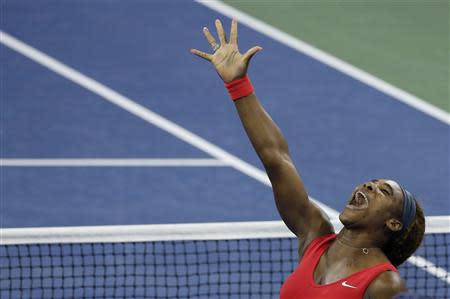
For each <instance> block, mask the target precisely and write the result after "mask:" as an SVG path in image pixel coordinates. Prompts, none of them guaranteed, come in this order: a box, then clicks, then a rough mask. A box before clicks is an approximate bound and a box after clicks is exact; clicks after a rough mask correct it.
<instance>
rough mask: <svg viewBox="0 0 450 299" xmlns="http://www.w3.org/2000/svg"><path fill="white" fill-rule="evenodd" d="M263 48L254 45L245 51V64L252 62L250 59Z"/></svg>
mask: <svg viewBox="0 0 450 299" xmlns="http://www.w3.org/2000/svg"><path fill="white" fill-rule="evenodd" d="M261 50H262V48H261V47H260V46H256V47H253V48H251V49H249V50H248V51H247V52H245V54H244V56H243V59H244V62H245V64H248V63H249V62H250V59H252V57H253V55H255V54H256V53H258V52H259V51H261Z"/></svg>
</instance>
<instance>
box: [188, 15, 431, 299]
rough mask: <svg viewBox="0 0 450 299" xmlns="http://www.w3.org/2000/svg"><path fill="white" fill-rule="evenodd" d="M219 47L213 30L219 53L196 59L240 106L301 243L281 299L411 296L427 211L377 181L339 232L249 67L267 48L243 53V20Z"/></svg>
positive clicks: (351, 203)
mask: <svg viewBox="0 0 450 299" xmlns="http://www.w3.org/2000/svg"><path fill="white" fill-rule="evenodd" d="M215 25H216V29H217V34H218V37H219V42H217V41H216V40H215V38H214V37H213V36H212V34H211V33H210V31H209V30H208V28H206V27H205V28H203V34H204V35H205V37H206V39H207V40H208V42H209V44H210V45H211V47H212V49H213V53H211V54H208V53H205V52H202V51H199V50H195V49H192V50H191V53H193V54H195V55H197V56H199V57H201V58H204V59H206V60H207V61H209V62H211V63H212V64H213V66H214V68H215V70H216V71H217V73H218V74H219V76H220V78H222V80H223V81H224V83H225V86H226V88H227V89H228V91H229V94H230V97H231V99H232V100H233V101H234V104H235V106H236V109H237V112H238V114H239V117H240V119H241V121H242V124H243V126H244V128H245V131H246V132H247V135H248V137H249V139H250V141H251V143H252V144H253V147H254V148H255V151H256V153H257V154H258V156H259V158H260V159H261V161H262V163H263V164H264V167H265V169H266V172H267V174H268V176H269V179H270V181H271V183H272V187H273V193H274V197H275V201H276V205H277V208H278V211H279V213H280V215H281V217H282V219H283V221H284V222H285V223H286V225H287V226H288V228H289V229H290V230H291V231H292V232H293V233H294V234H295V235H296V236H297V237H298V240H299V251H298V253H299V260H300V262H299V264H298V267H297V268H296V269H295V271H294V272H293V273H292V274H291V275H290V276H289V277H288V278H287V280H286V281H285V283H284V285H283V286H282V288H281V292H280V298H283V299H285V298H297V299H301V298H305V299H312V298H333V299H340V298H341V299H356V298H359V299H360V298H377V299H384V298H392V297H394V296H395V295H396V294H399V293H402V292H404V291H405V290H406V287H405V283H404V281H403V280H402V278H401V277H400V275H399V273H398V271H397V269H396V267H397V266H398V265H400V264H402V263H403V262H404V261H405V260H406V259H407V258H408V257H409V256H411V255H412V254H413V253H414V251H415V250H416V249H417V247H418V246H419V245H420V243H421V241H422V238H423V234H424V231H425V220H424V215H423V211H422V208H421V207H420V205H419V204H418V202H417V201H416V199H415V198H414V196H413V195H411V194H410V193H409V192H408V191H407V190H405V189H404V188H402V187H401V186H400V185H399V184H398V183H397V182H395V181H392V180H387V179H379V180H372V181H370V182H366V183H364V184H361V185H359V186H357V187H356V188H355V189H354V190H353V193H352V194H351V197H350V199H349V200H348V202H347V204H346V206H345V207H344V210H343V211H342V212H341V214H340V215H339V219H340V221H341V222H342V224H343V225H344V228H343V229H342V230H341V231H340V232H339V233H338V234H335V232H334V229H333V226H332V224H331V223H330V220H329V219H328V217H327V215H326V214H325V213H324V212H323V211H322V210H321V209H320V208H319V207H318V206H317V205H316V204H314V203H313V202H311V201H310V200H309V199H308V194H307V192H306V189H305V187H304V185H303V182H302V180H301V178H300V175H299V173H298V172H297V170H296V168H295V166H294V164H293V162H292V159H291V157H290V153H289V150H288V145H287V143H286V140H285V139H284V137H283V135H282V133H281V132H280V130H279V128H278V127H277V126H276V124H275V123H274V122H273V120H272V119H271V118H270V116H269V115H268V114H267V113H266V111H265V110H264V108H263V107H262V106H261V104H260V102H259V101H258V98H257V97H256V95H255V93H254V91H253V87H252V85H251V82H250V80H249V78H248V77H247V68H248V65H249V62H250V60H251V58H252V57H253V56H254V55H255V54H256V53H257V52H259V51H261V50H262V48H261V47H253V48H251V49H249V50H248V51H247V52H245V53H244V54H241V53H240V52H239V49H238V44H237V37H238V34H237V22H236V21H235V20H233V21H232V23H231V33H230V40H229V41H227V40H226V36H225V32H224V29H223V27H222V24H221V22H220V21H219V20H216V22H215Z"/></svg>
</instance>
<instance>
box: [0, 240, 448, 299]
mask: <svg viewBox="0 0 450 299" xmlns="http://www.w3.org/2000/svg"><path fill="white" fill-rule="evenodd" d="M448 238H449V236H448V234H447V233H433V234H427V235H426V237H425V240H424V242H423V245H422V247H421V248H420V249H419V250H418V252H417V254H416V256H417V257H418V258H416V260H415V261H414V263H411V262H407V263H405V264H404V265H402V266H401V267H400V271H401V274H402V276H403V277H404V278H405V279H406V281H407V285H408V287H409V289H410V290H413V291H415V292H417V293H420V294H423V295H428V296H431V298H449V297H450V296H449V295H450V294H449V283H450V277H449V274H448V272H449V267H450V263H449V239H448ZM297 245H298V244H297V241H296V239H294V238H288V237H286V238H284V237H283V238H272V237H270V238H260V239H236V240H176V241H148V242H99V243H98V242H92V243H74V242H71V243H63V244H58V243H52V244H12V245H2V246H0V255H1V264H0V267H1V268H0V271H1V273H0V277H1V278H0V280H1V281H0V289H1V294H0V297H1V298H45V299H47V298H279V290H280V287H281V285H282V283H283V281H284V280H285V279H286V278H287V276H288V275H289V274H290V273H291V272H292V271H293V270H294V268H295V267H296V264H297V262H298V256H297V247H298V246H297ZM424 258H425V259H426V261H425V262H424V261H423V259H424ZM431 263H432V264H431ZM433 264H434V265H433ZM436 265H437V266H439V267H440V268H436V267H435V266H436Z"/></svg>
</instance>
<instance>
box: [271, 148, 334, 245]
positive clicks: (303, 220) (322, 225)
mask: <svg viewBox="0 0 450 299" xmlns="http://www.w3.org/2000/svg"><path fill="white" fill-rule="evenodd" d="M277 155H278V156H276V157H274V160H273V162H272V163H269V164H268V165H266V171H267V174H268V176H269V179H270V181H271V183H272V188H273V193H274V197H275V202H276V205H277V208H278V211H279V213H280V215H281V218H282V219H283V221H284V222H285V223H286V225H287V226H288V228H289V229H290V230H291V231H292V232H293V233H294V234H295V235H296V236H297V237H299V238H300V240H301V242H302V243H303V244H301V245H307V244H309V242H310V241H312V240H313V239H314V238H316V237H317V236H320V235H324V234H328V233H332V232H334V230H333V226H332V224H331V222H330V221H329V219H328V216H327V215H326V214H325V212H323V211H322V210H321V209H320V208H319V207H318V206H317V205H315V204H314V203H313V202H311V201H310V200H309V198H308V194H307V192H306V190H305V187H304V185H303V182H302V180H301V178H300V175H299V174H298V172H297V170H296V168H295V166H294V164H293V162H292V160H291V158H290V157H289V155H288V154H287V153H286V154H285V153H278V154H277Z"/></svg>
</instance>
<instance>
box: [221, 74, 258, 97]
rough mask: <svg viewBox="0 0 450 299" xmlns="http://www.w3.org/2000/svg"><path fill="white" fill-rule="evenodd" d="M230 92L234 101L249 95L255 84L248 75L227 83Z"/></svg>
mask: <svg viewBox="0 0 450 299" xmlns="http://www.w3.org/2000/svg"><path fill="white" fill-rule="evenodd" d="M225 87H226V88H227V89H228V93H229V94H230V97H231V99H232V100H233V101H236V100H238V99H240V98H243V97H245V96H248V95H249V94H251V93H252V92H253V86H252V83H251V82H250V79H249V78H248V76H247V75H245V76H244V77H242V78H239V79H236V80H233V81H231V82H229V83H225Z"/></svg>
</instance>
